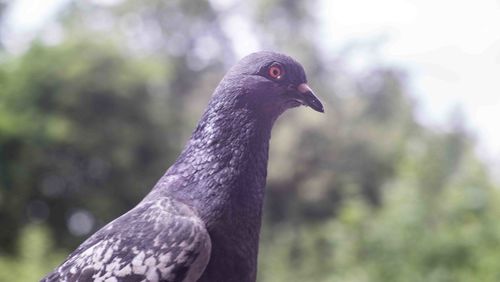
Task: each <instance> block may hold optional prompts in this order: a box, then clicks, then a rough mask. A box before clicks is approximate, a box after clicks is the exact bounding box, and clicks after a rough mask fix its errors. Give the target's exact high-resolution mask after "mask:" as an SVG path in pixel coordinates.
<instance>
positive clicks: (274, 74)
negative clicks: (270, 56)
mask: <svg viewBox="0 0 500 282" xmlns="http://www.w3.org/2000/svg"><path fill="white" fill-rule="evenodd" d="M283 74H284V71H283V68H282V67H281V66H280V65H278V64H274V65H272V66H271V67H269V76H270V77H271V78H272V79H281V77H283Z"/></svg>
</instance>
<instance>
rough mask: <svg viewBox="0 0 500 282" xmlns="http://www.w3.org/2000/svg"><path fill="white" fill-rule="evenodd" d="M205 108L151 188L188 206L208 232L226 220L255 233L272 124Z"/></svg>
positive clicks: (244, 113)
mask: <svg viewBox="0 0 500 282" xmlns="http://www.w3.org/2000/svg"><path fill="white" fill-rule="evenodd" d="M208 109H209V110H207V112H205V114H204V115H203V117H202V118H201V121H200V123H199V124H198V127H197V128H196V130H195V131H194V133H193V135H192V137H191V139H190V140H189V142H188V144H187V145H186V147H185V149H184V151H183V152H182V153H181V155H180V156H179V158H178V160H177V161H176V163H175V164H174V165H173V166H172V167H171V168H170V169H169V170H168V171H167V173H166V174H165V176H164V177H163V178H162V180H160V182H159V183H158V185H157V186H159V188H160V189H162V190H163V189H164V190H165V192H166V193H167V194H168V195H169V196H173V197H175V198H177V199H178V200H180V201H183V202H186V203H189V204H191V205H193V206H194V207H195V208H196V211H197V212H198V213H199V215H200V217H201V218H202V219H203V220H204V221H205V223H206V224H207V228H209V229H210V227H211V225H213V226H216V225H218V224H219V223H221V222H222V221H224V220H225V218H226V217H227V216H228V215H230V217H233V218H234V217H236V218H237V219H238V221H240V222H241V223H244V224H248V225H249V226H253V227H254V228H255V229H256V231H257V233H258V231H259V229H260V220H261V210H262V203H263V197H264V186H265V183H266V175H267V160H268V151H269V139H270V135H271V128H272V125H273V122H274V119H272V118H269V117H267V116H263V115H259V114H257V113H255V112H254V111H252V110H249V109H247V108H245V107H240V108H237V107H228V106H227V104H226V105H225V106H224V107H217V105H209V107H208ZM172 180H173V182H171V181H172ZM165 182H167V183H165ZM162 183H165V184H163V185H162ZM169 183H172V184H174V185H172V184H169ZM163 187H164V188H163ZM257 236H258V235H257Z"/></svg>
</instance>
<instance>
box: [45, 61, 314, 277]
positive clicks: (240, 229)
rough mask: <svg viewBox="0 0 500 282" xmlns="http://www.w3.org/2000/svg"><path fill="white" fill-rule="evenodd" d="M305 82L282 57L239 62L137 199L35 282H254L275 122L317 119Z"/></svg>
mask: <svg viewBox="0 0 500 282" xmlns="http://www.w3.org/2000/svg"><path fill="white" fill-rule="evenodd" d="M305 83H306V77H305V73H304V70H303V68H302V66H301V65H300V64H299V63H297V62H296V61H294V60H293V59H292V58H290V57H288V56H285V55H282V54H278V53H273V52H258V53H254V54H251V55H249V56H247V57H245V58H244V59H242V60H241V61H240V62H239V63H238V64H236V65H235V66H234V67H233V68H231V69H230V70H229V72H228V73H227V74H226V75H225V77H224V78H223V80H222V81H221V82H220V84H219V85H218V87H217V88H216V90H215V92H214V94H213V97H212V99H211V101H210V103H209V105H208V107H207V109H206V111H205V113H204V114H203V115H202V117H201V119H200V122H199V124H198V126H197V127H196V129H195V131H194V132H193V135H192V137H191V138H190V139H189V141H188V142H187V144H186V146H185V148H184V150H183V151H182V153H181V154H180V156H179V157H178V159H177V160H176V162H175V163H174V164H173V165H172V166H171V167H170V168H169V169H168V170H167V172H166V173H165V174H164V175H163V177H162V178H160V180H159V181H158V183H157V184H156V185H155V187H154V188H153V189H152V191H151V192H150V193H149V194H148V195H147V196H146V197H145V198H144V200H143V201H142V202H140V203H139V204H138V205H137V206H136V207H135V208H133V209H132V210H130V211H129V212H128V213H126V214H124V215H122V216H121V217H119V218H117V219H115V220H114V221H112V222H111V223H109V224H108V225H106V226H105V227H103V228H102V229H100V230H99V231H97V232H96V233H95V234H94V235H92V236H91V237H90V238H89V239H87V240H86V241H85V242H84V243H83V244H82V245H80V247H78V249H76V250H75V251H74V252H73V253H72V254H70V256H69V257H68V258H67V260H66V261H65V262H64V263H63V264H62V265H61V266H59V267H58V268H57V269H56V270H55V271H54V272H53V273H51V274H49V275H48V276H47V277H45V278H44V279H43V280H42V281H44V282H45V281H46V282H48V281H108V282H111V281H190V282H191V281H205V282H224V281H240V282H247V281H248V282H252V281H255V279H256V273H257V252H258V243H259V232H260V226H261V218H262V204H263V199H264V186H265V183H266V175H267V160H268V151H269V140H270V137H271V129H272V126H273V123H274V121H275V120H276V119H277V118H278V116H279V115H280V114H281V113H282V112H284V111H285V110H286V109H288V108H292V107H296V106H299V105H301V104H303V105H307V106H310V107H312V108H313V109H315V110H317V111H321V112H322V111H323V106H322V105H321V103H320V102H319V100H317V98H316V97H315V96H314V95H313V93H312V92H311V91H310V88H309V87H308V86H307V85H306V84H305ZM304 85H305V86H304ZM299 86H300V87H299ZM306 86H307V87H306Z"/></svg>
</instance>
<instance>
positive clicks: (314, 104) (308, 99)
mask: <svg viewBox="0 0 500 282" xmlns="http://www.w3.org/2000/svg"><path fill="white" fill-rule="evenodd" d="M297 91H298V92H299V99H300V102H301V103H302V104H303V105H305V106H309V107H311V108H312V109H313V110H315V111H317V112H320V113H324V112H325V109H324V108H323V104H321V101H320V100H319V99H318V97H316V95H314V92H313V91H312V89H311V87H309V85H307V83H302V84H300V85H299V86H297Z"/></svg>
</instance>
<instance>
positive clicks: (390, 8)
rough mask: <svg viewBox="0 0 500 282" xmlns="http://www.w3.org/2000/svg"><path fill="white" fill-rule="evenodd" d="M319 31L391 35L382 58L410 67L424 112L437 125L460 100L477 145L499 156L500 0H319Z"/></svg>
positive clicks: (333, 39) (338, 39) (328, 35)
mask: <svg viewBox="0 0 500 282" xmlns="http://www.w3.org/2000/svg"><path fill="white" fill-rule="evenodd" d="M323 5H324V7H325V8H324V9H322V10H321V11H322V12H321V13H322V14H321V18H322V19H323V21H324V31H323V32H324V36H323V37H324V38H325V39H326V40H327V44H328V45H329V46H330V47H332V48H335V47H339V46H342V45H343V44H345V43H346V42H348V41H350V40H356V39H358V40H366V38H377V37H384V38H388V39H387V41H386V43H384V44H383V46H382V49H381V53H382V56H383V57H384V60H385V61H388V62H391V63H395V64H397V65H399V66H403V67H404V68H406V69H408V70H410V74H411V78H412V82H413V83H412V87H413V88H412V89H411V91H412V92H413V93H414V94H415V96H416V97H417V98H418V100H419V103H420V107H421V117H422V120H423V121H425V122H427V123H430V124H433V125H442V124H444V123H445V122H446V121H447V118H448V117H449V114H450V113H451V112H452V111H453V109H454V108H456V106H459V107H460V108H461V109H462V110H463V111H464V112H465V114H466V119H467V125H468V127H469V128H471V129H472V130H473V131H474V132H475V133H476V134H477V136H478V138H479V141H480V143H479V148H478V150H479V152H480V154H481V155H482V156H483V157H484V158H486V159H487V160H489V161H493V160H495V161H496V162H498V161H499V160H500V126H499V123H500V1H499V0H480V1H470V0H464V1H453V0H440V1H435V0H419V1H410V0H378V1H370V0H349V1H340V0H339V1H328V0H324V1H323Z"/></svg>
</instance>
